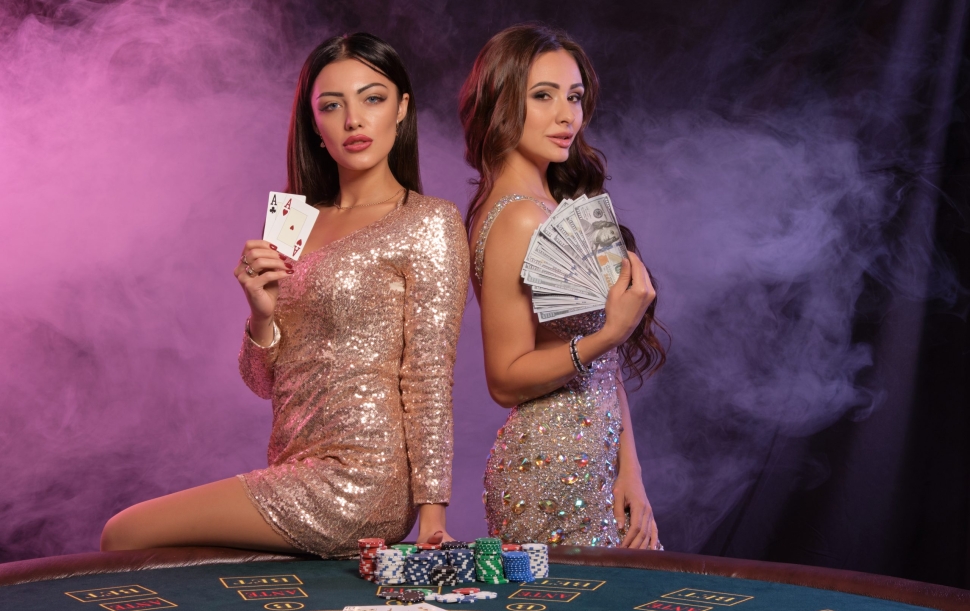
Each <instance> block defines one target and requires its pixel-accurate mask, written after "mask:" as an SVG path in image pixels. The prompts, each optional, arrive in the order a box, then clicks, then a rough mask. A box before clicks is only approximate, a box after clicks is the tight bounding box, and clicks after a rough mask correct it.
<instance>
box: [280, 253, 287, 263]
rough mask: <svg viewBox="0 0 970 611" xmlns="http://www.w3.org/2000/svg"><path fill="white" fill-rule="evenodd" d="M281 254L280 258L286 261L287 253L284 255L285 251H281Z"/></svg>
mask: <svg viewBox="0 0 970 611" xmlns="http://www.w3.org/2000/svg"><path fill="white" fill-rule="evenodd" d="M279 255H280V259H283V260H284V261H286V255H284V254H283V253H279Z"/></svg>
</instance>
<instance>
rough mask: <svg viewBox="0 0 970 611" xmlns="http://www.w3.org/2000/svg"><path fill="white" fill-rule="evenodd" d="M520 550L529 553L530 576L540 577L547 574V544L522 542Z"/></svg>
mask: <svg viewBox="0 0 970 611" xmlns="http://www.w3.org/2000/svg"><path fill="white" fill-rule="evenodd" d="M522 551H523V552H525V553H527V554H529V569H530V570H531V571H532V576H533V577H535V578H536V579H542V578H544V577H548V576H549V546H548V545H546V544H545V543H523V544H522Z"/></svg>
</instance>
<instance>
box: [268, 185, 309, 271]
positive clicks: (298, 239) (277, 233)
mask: <svg viewBox="0 0 970 611" xmlns="http://www.w3.org/2000/svg"><path fill="white" fill-rule="evenodd" d="M318 214H319V211H318V210H317V209H316V208H314V207H313V206H310V205H307V204H306V203H305V202H304V201H299V200H296V199H295V198H293V199H292V200H289V199H288V200H285V203H284V204H283V205H282V206H281V207H280V209H279V210H278V211H277V212H276V215H275V218H274V219H273V222H272V225H271V226H270V227H269V228H268V230H267V232H266V235H265V236H264V239H265V240H266V241H267V242H269V243H270V244H272V245H273V246H276V248H277V249H278V250H279V252H281V253H283V254H284V255H286V256H287V257H290V258H291V259H297V260H298V259H299V258H300V253H301V252H302V251H303V246H304V245H305V244H306V241H307V238H309V237H310V231H311V230H312V229H313V224H314V223H315V222H316V220H317V215H318Z"/></svg>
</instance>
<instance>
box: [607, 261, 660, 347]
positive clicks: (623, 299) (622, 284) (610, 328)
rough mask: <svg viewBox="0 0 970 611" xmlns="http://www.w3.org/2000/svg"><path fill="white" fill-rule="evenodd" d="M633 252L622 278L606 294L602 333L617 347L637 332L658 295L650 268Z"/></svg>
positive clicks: (625, 262)
mask: <svg viewBox="0 0 970 611" xmlns="http://www.w3.org/2000/svg"><path fill="white" fill-rule="evenodd" d="M629 255H630V258H629V259H624V260H623V263H622V266H621V268H620V277H619V278H618V279H617V281H616V284H614V285H613V286H612V287H610V292H609V293H608V294H607V297H606V323H605V324H604V325H603V329H602V333H604V334H605V336H606V337H608V338H609V341H610V343H611V344H613V345H614V346H619V345H620V344H622V343H623V342H625V341H626V340H627V338H629V337H630V335H632V334H633V331H634V329H636V328H637V325H639V324H640V321H641V320H642V319H643V315H644V313H646V311H647V308H648V307H649V306H650V304H651V303H653V300H654V299H655V298H656V297H657V291H656V290H654V288H653V284H652V283H651V282H650V274H649V273H647V268H646V267H644V265H643V263H642V262H641V261H640V258H639V257H637V256H636V255H635V254H634V253H632V252H631V253H629Z"/></svg>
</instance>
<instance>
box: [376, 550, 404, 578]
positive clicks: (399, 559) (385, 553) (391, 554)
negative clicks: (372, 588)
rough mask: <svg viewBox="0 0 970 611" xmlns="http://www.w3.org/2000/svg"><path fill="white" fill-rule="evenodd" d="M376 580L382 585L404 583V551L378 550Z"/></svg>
mask: <svg viewBox="0 0 970 611" xmlns="http://www.w3.org/2000/svg"><path fill="white" fill-rule="evenodd" d="M374 577H375V581H376V582H377V583H379V584H381V585H396V584H399V583H404V552H402V551H401V550H399V549H379V550H377V569H376V570H375V571H374Z"/></svg>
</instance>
